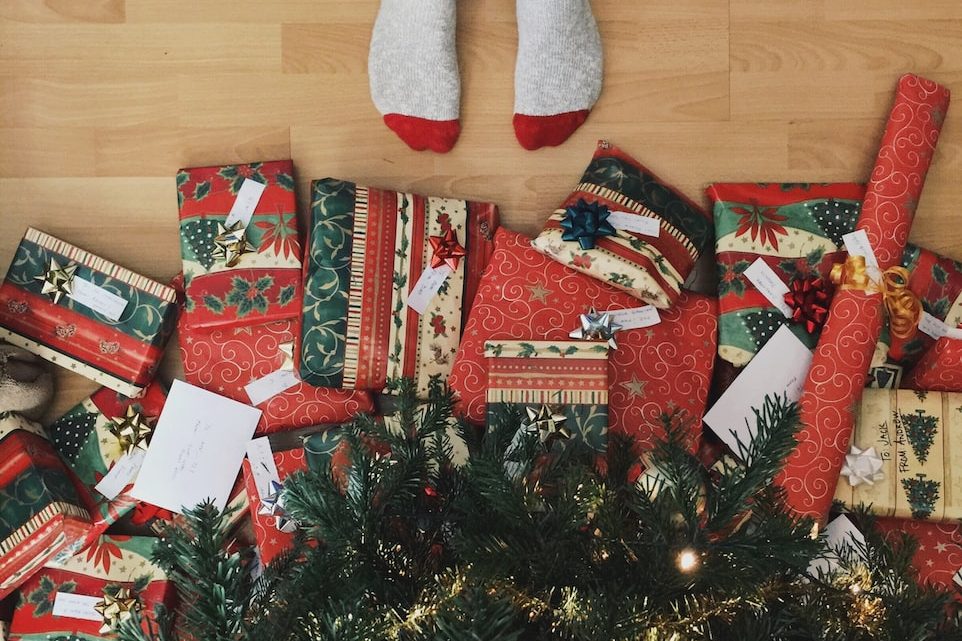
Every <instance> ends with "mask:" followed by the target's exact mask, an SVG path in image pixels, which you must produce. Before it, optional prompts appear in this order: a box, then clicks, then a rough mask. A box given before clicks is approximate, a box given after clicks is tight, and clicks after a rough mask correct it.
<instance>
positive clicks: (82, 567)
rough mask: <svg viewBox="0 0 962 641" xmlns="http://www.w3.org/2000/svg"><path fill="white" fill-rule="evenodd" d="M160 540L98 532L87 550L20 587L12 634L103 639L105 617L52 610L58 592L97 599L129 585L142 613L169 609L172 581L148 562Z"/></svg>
mask: <svg viewBox="0 0 962 641" xmlns="http://www.w3.org/2000/svg"><path fill="white" fill-rule="evenodd" d="M159 541H160V539H155V538H151V537H140V536H107V535H104V536H101V537H99V538H98V539H96V540H95V541H94V542H93V543H92V544H91V546H90V547H89V548H87V550H86V551H84V552H81V553H80V554H77V555H75V556H73V557H71V558H70V559H68V560H66V561H65V562H63V563H60V564H57V565H50V566H48V567H45V568H44V569H43V570H41V571H40V572H38V573H37V574H35V575H34V576H33V577H32V578H31V579H30V581H28V582H27V583H26V584H24V586H23V588H22V589H21V599H20V603H19V605H18V606H17V609H16V611H14V614H13V621H12V622H11V624H10V634H11V639H12V640H13V639H17V640H19V641H49V640H50V639H66V638H70V639H108V638H114V635H113V634H112V633H101V632H100V629H101V626H103V625H104V620H103V619H100V620H92V619H90V620H88V619H82V618H74V617H67V616H56V615H54V613H53V611H54V604H55V603H56V600H57V598H58V596H57V595H58V593H62V594H65V595H66V598H70V596H71V595H76V596H82V597H95V598H97V599H102V598H103V596H104V592H105V591H107V592H108V593H110V594H111V595H114V594H116V590H117V589H118V588H126V589H128V590H130V593H131V596H132V598H134V599H136V601H137V603H138V604H139V607H140V612H141V614H142V616H144V617H145V618H146V619H148V620H150V621H151V622H156V608H157V606H161V605H163V606H164V607H165V608H168V609H170V608H172V606H173V599H174V596H175V592H174V586H173V584H172V583H170V581H168V579H167V576H166V575H165V574H164V572H163V570H161V569H160V568H159V567H157V566H156V565H154V564H153V563H152V562H151V555H152V554H153V552H154V547H155V546H156V545H157V544H158V543H159ZM61 598H63V597H61Z"/></svg>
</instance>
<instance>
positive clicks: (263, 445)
mask: <svg viewBox="0 0 962 641" xmlns="http://www.w3.org/2000/svg"><path fill="white" fill-rule="evenodd" d="M247 460H248V461H250V464H251V474H253V475H254V487H256V488H257V494H258V495H259V496H261V497H264V496H268V495H269V494H270V493H271V481H275V482H277V483H280V482H281V477H280V475H279V474H278V472H277V464H276V463H275V462H274V452H272V451H271V443H270V440H269V439H268V438H267V437H266V436H262V437H260V438H255V439H251V441H250V442H249V443H248V444H247Z"/></svg>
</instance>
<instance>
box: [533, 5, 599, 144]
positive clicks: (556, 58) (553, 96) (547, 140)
mask: <svg viewBox="0 0 962 641" xmlns="http://www.w3.org/2000/svg"><path fill="white" fill-rule="evenodd" d="M517 14H518V60H517V66H516V68H515V91H514V94H515V97H514V101H515V107H514V111H515V114H514V131H515V135H516V136H517V138H518V142H520V143H521V146H522V147H524V148H525V149H538V148H540V147H551V146H555V145H560V144H561V143H563V142H564V141H565V140H567V139H568V137H569V136H571V134H572V133H574V132H575V130H576V129H578V127H580V126H581V125H582V123H584V121H585V119H587V117H588V113H589V112H590V111H591V108H592V107H594V104H595V103H596V102H597V101H598V96H600V95H601V83H602V72H603V54H602V48H601V35H600V34H599V33H598V25H597V23H596V22H595V18H594V15H593V14H592V12H591V4H590V2H589V0H517Z"/></svg>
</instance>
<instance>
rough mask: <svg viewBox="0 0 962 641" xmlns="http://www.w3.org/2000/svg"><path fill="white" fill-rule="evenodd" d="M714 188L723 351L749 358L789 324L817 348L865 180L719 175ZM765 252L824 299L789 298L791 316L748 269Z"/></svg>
mask: <svg viewBox="0 0 962 641" xmlns="http://www.w3.org/2000/svg"><path fill="white" fill-rule="evenodd" d="M707 191H708V196H709V197H710V198H711V199H712V201H713V202H714V208H713V209H714V215H715V260H716V262H717V264H718V309H719V319H718V355H719V356H721V357H722V358H723V359H724V360H726V361H728V362H729V363H731V364H733V365H737V366H743V365H747V364H748V362H749V361H750V360H751V359H752V358H753V357H754V356H755V354H756V353H758V350H759V349H761V348H762V346H763V345H764V344H765V343H767V342H768V339H770V338H771V337H772V335H773V334H774V333H775V332H776V331H777V330H778V329H779V328H780V327H781V326H783V325H787V326H788V327H789V328H790V329H791V330H792V333H794V334H795V335H796V336H797V337H798V338H799V340H801V341H802V343H804V344H805V345H807V346H808V347H809V348H812V349H814V348H815V345H816V343H817V342H818V337H819V335H820V334H821V322H824V318H819V315H820V314H824V312H822V310H827V309H828V304H829V301H830V296H831V294H832V293H833V287H832V284H831V282H830V280H829V274H830V272H831V270H832V265H834V264H835V263H836V262H838V261H839V260H841V259H843V258H844V243H843V241H842V236H844V235H845V234H847V233H849V232H851V231H854V230H855V223H856V221H857V220H858V215H859V212H860V211H861V205H862V199H863V198H864V197H865V185H860V184H857V183H836V184H791V183H767V184H755V183H716V184H713V185H711V186H710V187H709V188H708V190H707ZM758 259H761V260H763V261H765V264H766V265H768V266H769V267H770V268H771V270H772V271H773V272H774V273H775V275H776V276H778V278H779V279H780V280H781V281H782V282H783V283H784V284H785V285H787V286H788V287H789V288H790V289H792V288H794V289H796V290H799V291H801V289H802V288H805V287H812V288H813V289H815V288H817V289H818V290H819V291H820V292H821V293H822V294H824V299H822V300H815V299H808V300H807V299H806V298H807V297H806V296H804V295H802V296H799V297H798V299H797V303H798V307H796V306H795V305H790V306H792V307H793V311H796V310H797V313H798V318H797V319H796V318H795V317H794V316H793V317H792V318H788V317H786V316H785V314H784V313H782V311H780V310H779V308H778V307H776V306H775V305H773V304H772V302H771V301H770V300H769V299H768V298H766V297H765V295H764V294H763V293H762V292H761V291H759V290H758V288H757V287H755V285H754V284H752V282H751V280H749V278H748V276H746V275H745V270H746V269H748V268H749V267H750V266H751V265H752V264H753V263H754V262H755V261H756V260H758ZM820 298H821V297H820ZM809 319H811V320H813V321H815V322H813V323H812V324H811V326H809V325H808V323H807V321H808V320H809ZM819 321H820V322H819ZM809 329H811V330H812V331H809Z"/></svg>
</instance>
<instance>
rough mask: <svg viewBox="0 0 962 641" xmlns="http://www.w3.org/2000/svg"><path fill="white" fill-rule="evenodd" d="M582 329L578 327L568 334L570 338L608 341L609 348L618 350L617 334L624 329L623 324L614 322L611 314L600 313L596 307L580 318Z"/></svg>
mask: <svg viewBox="0 0 962 641" xmlns="http://www.w3.org/2000/svg"><path fill="white" fill-rule="evenodd" d="M579 320H580V322H581V326H580V327H576V328H575V329H573V330H571V332H570V333H569V334H568V337H569V338H577V339H580V340H586V341H594V340H603V341H608V347H610V348H611V349H618V342H617V341H615V332H617V331H618V330H620V329H621V328H622V326H621V324H619V323H616V322H615V321H614V317H612V315H611V313H610V312H601V313H599V312H598V310H596V309H595V308H594V307H592V308H590V309H589V310H588V313H587V314H581V316H580V317H579Z"/></svg>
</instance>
